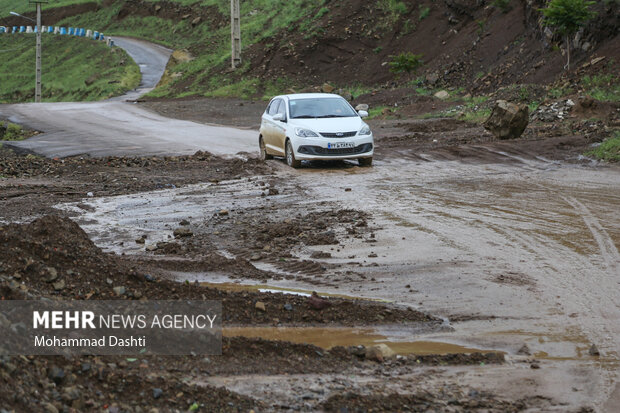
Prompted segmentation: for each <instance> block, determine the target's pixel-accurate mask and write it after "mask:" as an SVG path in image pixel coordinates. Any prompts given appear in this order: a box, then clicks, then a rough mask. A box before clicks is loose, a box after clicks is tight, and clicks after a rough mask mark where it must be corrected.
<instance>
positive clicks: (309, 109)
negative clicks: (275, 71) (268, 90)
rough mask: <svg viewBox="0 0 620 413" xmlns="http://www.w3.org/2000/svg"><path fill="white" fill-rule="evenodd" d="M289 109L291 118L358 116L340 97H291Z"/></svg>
mask: <svg viewBox="0 0 620 413" xmlns="http://www.w3.org/2000/svg"><path fill="white" fill-rule="evenodd" d="M289 109H290V113H291V118H292V119H316V118H350V117H354V116H358V114H357V113H356V112H355V111H354V110H353V108H352V107H351V106H350V105H349V104H348V103H347V101H346V100H344V99H342V98H310V99H291V100H290V101H289Z"/></svg>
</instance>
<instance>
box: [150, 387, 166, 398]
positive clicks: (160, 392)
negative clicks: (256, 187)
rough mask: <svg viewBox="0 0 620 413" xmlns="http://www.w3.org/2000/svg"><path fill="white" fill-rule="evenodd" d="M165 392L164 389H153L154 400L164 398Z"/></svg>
mask: <svg viewBox="0 0 620 413" xmlns="http://www.w3.org/2000/svg"><path fill="white" fill-rule="evenodd" d="M163 394H164V391H163V390H162V389H160V388H159V387H156V388H154V389H153V398H154V399H159V398H160V397H161V396H163Z"/></svg>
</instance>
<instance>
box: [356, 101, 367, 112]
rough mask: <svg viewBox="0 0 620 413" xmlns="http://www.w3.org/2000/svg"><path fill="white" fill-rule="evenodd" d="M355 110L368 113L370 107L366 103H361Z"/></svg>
mask: <svg viewBox="0 0 620 413" xmlns="http://www.w3.org/2000/svg"><path fill="white" fill-rule="evenodd" d="M355 110H365V111H366V112H368V105H367V104H366V103H360V104H359V105H357V106H356V107H355Z"/></svg>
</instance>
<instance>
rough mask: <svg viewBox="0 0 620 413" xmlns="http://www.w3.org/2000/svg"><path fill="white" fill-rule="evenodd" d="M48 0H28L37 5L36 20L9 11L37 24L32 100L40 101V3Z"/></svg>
mask: <svg viewBox="0 0 620 413" xmlns="http://www.w3.org/2000/svg"><path fill="white" fill-rule="evenodd" d="M47 1H48V0H30V4H32V3H34V4H35V5H36V7H37V20H36V21H35V20H33V19H31V18H30V17H26V16H22V15H21V14H19V13H15V12H14V11H10V12H9V14H10V15H12V16H17V17H22V18H24V19H26V20H30V21H31V22H33V23H36V25H37V34H36V38H37V47H36V63H35V84H34V102H35V103H40V102H41V4H42V3H47Z"/></svg>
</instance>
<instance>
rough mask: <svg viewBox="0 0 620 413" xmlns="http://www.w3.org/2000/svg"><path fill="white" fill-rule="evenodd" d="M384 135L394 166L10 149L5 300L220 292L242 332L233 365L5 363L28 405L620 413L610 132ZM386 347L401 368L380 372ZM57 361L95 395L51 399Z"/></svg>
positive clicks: (403, 131)
mask: <svg viewBox="0 0 620 413" xmlns="http://www.w3.org/2000/svg"><path fill="white" fill-rule="evenodd" d="M248 117H249V115H248ZM373 122H375V123H374V126H373V127H374V128H375V130H377V131H378V137H377V143H378V153H377V159H376V160H377V162H376V165H375V166H374V167H373V168H359V167H357V166H356V165H355V164H354V163H351V162H338V163H324V162H323V163H311V164H304V167H303V168H302V169H300V170H291V169H289V168H287V167H286V166H285V165H284V164H283V163H282V161H281V160H273V161H269V162H267V163H260V162H258V161H256V160H253V159H249V160H243V159H221V158H217V157H214V156H211V155H209V154H205V153H199V154H196V155H193V156H186V157H169V158H159V157H139V158H117V157H114V158H99V159H91V158H87V157H84V158H80V157H74V158H65V159H56V160H54V159H44V158H38V157H33V156H26V155H23V154H22V155H20V154H16V153H13V152H9V151H6V150H3V151H2V152H1V154H2V158H1V161H0V162H1V163H0V165H1V167H2V168H3V169H2V172H1V173H2V175H3V176H4V178H3V179H2V180H1V181H0V185H1V187H2V193H1V195H0V197H1V198H2V199H0V205H1V207H2V208H0V211H1V214H0V215H1V217H0V218H1V219H2V220H4V221H5V222H12V224H8V225H3V226H2V227H0V245H2V250H3V251H6V252H8V253H6V254H3V257H4V258H3V259H2V261H1V262H0V267H1V268H0V277H1V280H0V283H1V286H0V295H1V296H2V297H3V298H4V299H23V298H41V297H50V298H64V299H69V298H71V299H91V300H92V299H110V298H114V299H118V298H121V299H145V298H162V299H163V298H165V299H177V298H183V299H189V298H191V299H216V300H222V302H223V306H224V310H225V327H226V329H227V334H228V335H230V337H227V338H225V341H224V343H225V346H224V354H223V355H222V356H221V357H208V358H200V359H198V358H196V359H195V358H191V357H187V358H183V357H175V358H144V359H142V358H139V359H138V361H135V362H128V361H127V360H125V359H116V358H82V359H74V360H64V361H57V360H55V359H54V358H40V357H37V358H31V359H28V360H24V359H14V358H11V359H7V360H3V361H2V362H3V363H4V364H2V367H0V369H3V371H5V372H9V371H11V372H12V373H7V374H13V376H12V377H16V378H11V379H6V378H5V381H4V382H2V384H0V385H6V386H8V385H12V384H14V383H15V380H17V381H18V382H19V383H20V384H18V387H19V388H20V389H21V390H20V391H19V394H18V396H16V397H15V398H14V399H11V401H10V404H8V406H9V407H11V408H15V409H17V410H20V409H21V410H36V407H38V404H37V403H39V402H41V401H42V402H49V403H53V404H55V405H57V408H59V409H61V408H63V406H71V405H73V403H75V406H77V407H76V408H81V409H86V408H91V407H92V408H102V409H103V406H105V405H107V406H114V405H117V406H126V407H124V408H126V409H132V408H133V406H136V405H140V406H149V407H158V408H160V409H162V410H164V411H165V410H167V409H172V408H179V409H181V410H186V409H188V408H189V406H190V405H192V404H193V403H194V402H198V403H199V404H200V403H203V404H204V409H206V410H209V411H217V410H223V411H226V410H249V409H250V408H253V409H255V410H256V411H262V410H273V409H274V407H273V406H279V407H277V408H278V409H280V408H281V409H284V410H286V409H290V410H304V409H305V410H308V411H317V410H321V409H323V410H334V409H336V410H339V409H340V408H348V409H349V410H360V411H369V410H371V409H372V410H374V411H393V410H399V409H400V410H403V411H407V410H409V411H411V410H413V411H415V410H416V409H418V410H421V411H424V410H428V409H439V410H441V409H442V408H443V407H441V406H445V405H446V403H448V402H449V403H450V406H451V407H452V408H453V410H455V411H476V410H480V411H483V410H485V409H486V410H491V411H519V410H525V409H531V410H535V411H553V410H556V411H557V410H558V409H559V410H561V411H579V410H580V409H582V408H583V409H582V411H589V410H588V409H590V408H597V409H598V408H600V406H605V405H607V406H609V405H610V403H611V405H612V406H613V403H615V402H614V401H613V400H614V399H613V394H614V393H613V392H614V389H615V383H616V382H617V380H618V378H617V371H618V365H619V364H620V363H619V358H618V357H619V354H620V349H619V348H618V347H617V343H618V337H620V331H618V329H617V323H615V321H614V320H616V319H617V317H618V311H620V310H619V309H618V307H617V305H616V301H617V300H615V297H616V296H617V294H618V288H619V287H618V285H619V284H618V280H617V274H618V269H619V268H620V254H619V253H618V245H619V244H620V232H619V231H618V228H620V216H619V215H618V212H617V208H616V206H617V204H618V202H620V198H618V196H617V195H616V194H618V193H620V188H618V182H620V171H619V170H618V168H617V167H615V166H610V165H601V164H597V163H595V162H593V161H592V160H589V159H587V158H583V157H582V158H579V155H580V154H581V153H583V150H584V148H587V147H588V146H589V145H590V143H591V142H594V141H596V140H598V139H599V138H600V136H601V134H602V133H604V132H603V129H602V128H598V127H597V128H595V129H593V131H592V132H588V130H587V129H578V130H582V131H583V133H582V134H577V135H565V134H563V133H562V132H561V129H562V128H568V125H560V126H559V127H558V128H556V129H555V131H554V130H551V129H549V130H548V131H547V129H545V128H546V127H545V125H542V124H534V125H533V126H532V127H531V128H530V130H529V132H527V133H526V136H524V137H523V138H522V139H520V140H517V141H512V142H501V143H498V142H494V141H492V140H491V139H490V138H489V137H488V136H487V135H486V134H485V132H483V131H482V130H481V129H480V128H479V127H478V126H475V125H472V124H467V123H463V122H461V121H459V120H445V121H438V120H433V119H378V120H375V121H373ZM578 122H580V121H578ZM578 122H577V123H576V124H577V125H579V123H578ZM545 131H546V132H545ZM588 133H590V135H587V134H588ZM556 135H558V136H556ZM586 135H587V136H586ZM435 141H437V142H435ZM88 192H93V194H92V195H93V196H88V195H87V193H88ZM50 213H51V214H52V216H44V215H46V214H50ZM42 216H43V217H42ZM41 217H42V218H41ZM67 217H70V218H71V219H68V218H67ZM36 218H39V219H36ZM54 274H56V275H55V276H54ZM54 277H56V278H54ZM52 278H54V279H53V280H52ZM61 280H62V281H64V285H62V287H61V288H60V287H58V285H56V286H55V285H54V284H55V283H57V282H58V281H61ZM116 286H123V287H125V288H126V293H125V294H124V295H123V296H121V297H118V296H117V295H116V293H115V292H114V289H113V288H114V287H116ZM313 292H316V293H317V294H316V295H318V296H319V297H316V296H315V297H313ZM258 303H261V304H262V305H258ZM263 308H264V311H263ZM381 343H383V344H387V345H388V346H389V347H390V348H392V350H394V351H395V352H396V353H397V354H399V357H396V358H393V359H388V360H384V362H383V363H378V362H377V361H376V360H371V359H367V358H366V357H365V356H364V357H360V354H361V350H360V347H359V346H365V347H366V348H368V347H370V346H373V345H376V344H381ZM524 344H525V345H527V349H528V351H527V352H524V351H522V348H523V346H524ZM592 344H596V346H597V347H598V349H599V350H600V355H599V356H592V355H590V354H589V352H588V349H589V348H590V346H591V345H592ZM83 362H91V363H92V364H93V366H94V365H95V364H96V365H97V366H98V367H97V370H96V371H99V370H100V368H101V369H103V373H101V374H100V373H97V374H95V373H92V374H91V373H88V374H83V373H81V367H79V366H80V364H81V363H83ZM7 363H8V364H9V366H8V367H7ZM53 365H60V366H62V367H63V368H65V369H67V371H71V372H72V374H74V375H75V376H76V377H78V378H79V380H81V382H82V383H86V384H84V389H81V391H82V393H81V395H80V396H79V397H78V398H77V399H75V400H70V399H69V398H68V396H67V397H65V399H63V398H62V394H63V392H64V391H65V390H66V387H71V385H72V383H73V382H71V381H69V382H67V383H62V384H61V385H58V386H57V391H58V392H59V393H60V394H61V396H60V399H58V396H57V395H56V394H55V393H53V392H52V391H51V390H49V388H50V385H49V379H46V377H47V373H46V372H47V370H46V369H48V368H50V367H51V366H53ZM11 366H13V367H16V368H17V371H18V373H17V375H15V373H14V372H15V371H16V370H15V369H14V368H13V367H11ZM111 366H113V367H111ZM37 372H40V374H39V373H37ZM155 375H156V376H155ZM137 377H147V378H148V379H147V380H146V381H143V382H142V384H136V386H138V388H139V391H138V392H137V395H136V396H135V397H134V395H131V397H129V396H126V395H125V394H127V392H123V391H122V389H124V388H125V387H124V386H125V385H124V384H123V383H137V381H136V380H137V379H136V378H137ZM162 378H163V379H164V381H163V382H162V381H161V379H162ZM6 380H8V381H6ZM7 383H11V384H7ZM104 385H105V386H107V387H105V386H104ZM205 386H206V387H205ZM153 387H159V388H162V390H164V392H165V394H166V398H165V400H164V399H163V398H162V399H161V400H160V399H153V398H152V397H151V392H152V388H153ZM219 387H224V388H225V390H218V391H215V390H212V389H215V388H219ZM106 388H107V389H110V388H113V389H118V391H114V392H112V394H111V395H110V396H108V393H110V392H109V391H104V390H103V389H106ZM387 389H389V390H387ZM97 391H100V392H101V393H102V394H103V396H101V395H98V394H97ZM200 392H203V394H204V392H209V394H216V396H214V399H213V400H212V401H209V400H205V398H204V397H201V395H200V394H201V393H200ZM179 393H183V395H182V396H177V395H178V394H179ZM394 393H396V394H397V395H394ZM524 394H529V395H531V396H529V397H524V396H523V395H524ZM41 395H42V396H41ZM229 403H233V406H231V405H230V404H229ZM33 406H35V407H33ZM80 406H82V407H80ZM127 406H128V407H127ZM611 411H613V410H611Z"/></svg>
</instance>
